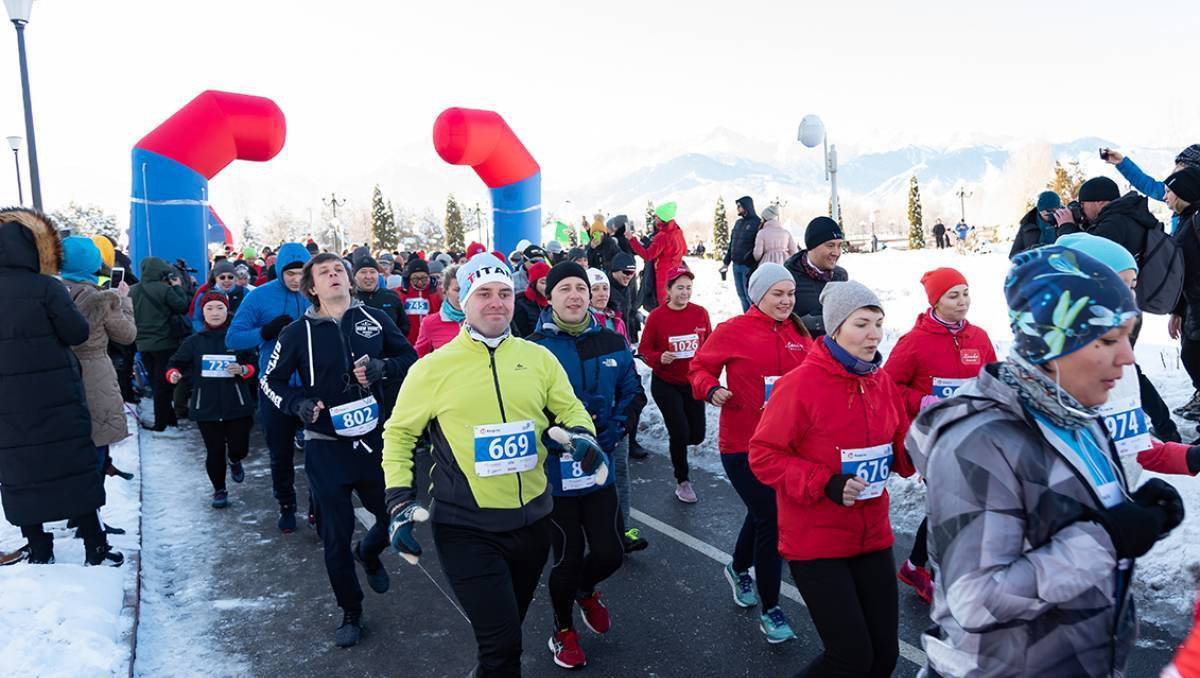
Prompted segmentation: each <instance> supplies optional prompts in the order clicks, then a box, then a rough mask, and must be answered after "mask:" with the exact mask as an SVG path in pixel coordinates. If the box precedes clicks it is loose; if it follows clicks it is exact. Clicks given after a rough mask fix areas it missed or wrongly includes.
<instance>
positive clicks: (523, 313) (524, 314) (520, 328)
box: [501, 259, 550, 337]
mask: <svg viewBox="0 0 1200 678" xmlns="http://www.w3.org/2000/svg"><path fill="white" fill-rule="evenodd" d="M501 261H503V259H501ZM526 273H527V275H528V276H529V286H528V287H526V288H525V291H524V292H522V293H521V294H520V295H518V296H517V301H516V304H514V307H513V319H512V331H513V334H515V335H517V336H518V337H528V336H529V335H531V334H533V331H534V330H535V329H536V328H537V323H538V318H540V317H542V311H543V310H545V308H546V307H547V306H549V305H550V300H549V299H547V298H546V275H547V274H548V273H550V264H547V263H546V262H544V261H539V262H537V263H536V264H534V265H532V266H530V267H529V268H528V269H527V270H526Z"/></svg>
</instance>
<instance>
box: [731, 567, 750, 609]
mask: <svg viewBox="0 0 1200 678" xmlns="http://www.w3.org/2000/svg"><path fill="white" fill-rule="evenodd" d="M725 581H727V582H729V586H730V588H732V589H733V602H735V603H737V606H738V607H754V606H755V605H758V593H756V592H755V590H754V579H753V578H751V577H750V573H749V572H734V571H733V563H727V564H726V565H725Z"/></svg>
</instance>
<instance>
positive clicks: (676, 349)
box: [667, 334, 700, 358]
mask: <svg viewBox="0 0 1200 678" xmlns="http://www.w3.org/2000/svg"><path fill="white" fill-rule="evenodd" d="M667 348H668V350H669V351H671V353H674V354H675V357H676V358H692V357H695V355H696V351H698V350H700V335H699V334H681V335H679V336H675V337H667Z"/></svg>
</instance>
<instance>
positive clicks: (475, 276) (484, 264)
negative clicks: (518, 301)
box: [455, 252, 513, 305]
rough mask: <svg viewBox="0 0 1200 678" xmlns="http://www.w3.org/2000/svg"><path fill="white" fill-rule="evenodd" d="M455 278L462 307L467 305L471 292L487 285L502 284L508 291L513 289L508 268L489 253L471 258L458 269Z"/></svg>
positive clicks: (482, 253)
mask: <svg viewBox="0 0 1200 678" xmlns="http://www.w3.org/2000/svg"><path fill="white" fill-rule="evenodd" d="M455 277H456V278H458V289H459V297H460V299H461V300H462V301H461V302H460V303H461V304H462V305H465V304H466V303H467V299H468V298H470V296H471V293H472V292H474V291H475V290H476V289H478V288H479V287H481V286H483V285H486V284H488V283H494V282H498V283H504V284H505V285H507V286H508V289H510V290H511V289H512V288H513V281H512V273H510V272H509V270H508V266H506V265H504V262H502V261H500V260H499V259H497V258H496V257H495V255H493V254H491V253H490V252H481V253H479V254H476V255H475V256H473V257H471V259H470V261H468V262H467V263H465V264H463V265H462V266H461V267H459V269H458V274H457V275H456V276H455Z"/></svg>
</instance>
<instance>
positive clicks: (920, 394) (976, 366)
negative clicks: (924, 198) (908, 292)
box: [883, 268, 996, 603]
mask: <svg viewBox="0 0 1200 678" xmlns="http://www.w3.org/2000/svg"><path fill="white" fill-rule="evenodd" d="M921 285H923V286H924V287H925V294H926V296H927V297H928V299H929V308H928V309H926V310H925V311H924V312H922V313H921V315H919V316H917V322H916V324H914V325H913V328H912V329H911V330H909V331H908V333H907V334H905V335H904V336H902V337H900V340H899V341H898V342H896V346H895V347H894V348H893V349H892V352H891V354H890V355H888V359H887V364H885V365H884V366H883V371H884V372H886V373H887V374H888V376H890V377H891V378H892V379H893V380H894V381H895V382H896V385H897V386H899V387H900V391H901V393H902V394H903V396H904V408H905V410H906V412H907V414H908V417H909V418H910V419H913V418H916V416H917V413H918V412H920V411H921V410H922V409H924V408H925V407H927V406H928V405H930V404H932V403H935V402H937V401H938V400H941V399H942V398H947V397H949V396H951V395H953V394H954V392H955V391H957V390H958V388H959V387H960V386H962V385H963V384H965V383H966V382H968V381H970V380H971V379H974V378H975V377H977V376H979V371H980V370H981V369H983V366H984V365H987V364H988V363H992V362H996V351H995V350H994V349H993V348H992V340H991V339H990V338H989V337H988V334H987V332H985V331H984V330H983V328H982V327H977V326H975V325H972V324H970V323H968V322H967V311H968V310H970V308H971V290H970V287H969V286H968V285H967V279H966V278H965V277H964V276H963V274H962V273H959V272H958V271H956V270H955V269H953V268H935V269H934V270H932V271H929V272H928V273H926V274H925V275H923V276H921ZM926 530H927V526H926V523H925V521H924V520H922V521H921V526H920V527H919V528H917V536H916V540H915V541H914V542H913V548H912V553H910V554H909V556H908V560H907V561H905V563H904V565H903V566H901V567H900V573H899V575H898V576H899V577H900V581H902V582H904V583H905V584H908V585H909V586H911V587H913V589H915V590H916V592H917V595H918V596H920V597H921V599H922V600H924V601H925V602H927V603H930V602H933V580H932V579H931V578H930V576H929V572H928V570H926V569H925V563H926V562H927V561H928V554H927V552H926V539H925V537H926Z"/></svg>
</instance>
